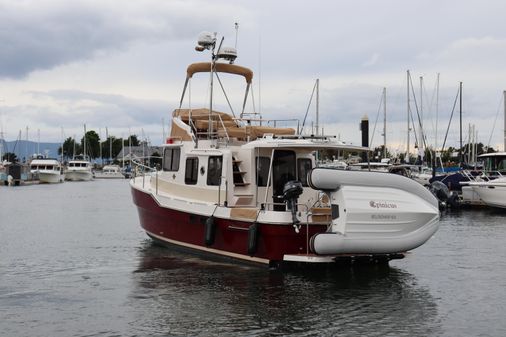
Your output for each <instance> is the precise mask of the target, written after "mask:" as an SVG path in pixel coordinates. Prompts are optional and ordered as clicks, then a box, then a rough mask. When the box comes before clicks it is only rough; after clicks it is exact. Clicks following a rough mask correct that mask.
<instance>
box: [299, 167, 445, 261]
mask: <svg viewBox="0 0 506 337" xmlns="http://www.w3.org/2000/svg"><path fill="white" fill-rule="evenodd" d="M308 182H309V185H310V186H311V187H312V188H313V189H316V190H321V191H323V192H325V193H327V194H328V196H329V200H330V203H331V209H332V223H331V225H330V226H329V228H328V230H327V232H325V233H318V234H315V235H314V236H313V237H312V238H311V243H310V246H311V250H312V251H313V252H314V253H316V254H318V255H329V254H389V253H402V252H406V251H408V250H412V249H414V248H416V247H418V246H420V245H422V244H423V243H424V242H426V241H427V240H428V239H429V238H430V237H431V236H432V235H433V234H434V233H435V232H436V230H437V229H438V227H439V224H438V222H439V208H438V200H437V199H436V198H435V197H434V196H433V195H432V193H430V191H428V190H427V189H426V188H425V187H423V186H422V185H420V184H419V183H417V182H416V181H413V180H411V179H409V178H406V177H404V176H400V175H396V174H390V173H381V172H364V171H361V172H357V171H343V170H333V169H325V168H315V169H313V170H312V171H311V172H310V173H309V175H308Z"/></svg>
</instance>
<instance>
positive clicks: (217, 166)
mask: <svg viewBox="0 0 506 337" xmlns="http://www.w3.org/2000/svg"><path fill="white" fill-rule="evenodd" d="M222 162H223V157H222V156H210V157H209V161H208V163H207V185H210V186H219V185H220V183H221V167H222Z"/></svg>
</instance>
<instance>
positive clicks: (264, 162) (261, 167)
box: [255, 157, 271, 187]
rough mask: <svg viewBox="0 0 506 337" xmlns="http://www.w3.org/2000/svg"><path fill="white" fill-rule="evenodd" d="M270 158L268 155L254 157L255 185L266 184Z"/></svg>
mask: <svg viewBox="0 0 506 337" xmlns="http://www.w3.org/2000/svg"><path fill="white" fill-rule="evenodd" d="M270 164H271V159H270V158H269V157H257V158H256V166H255V167H256V177H257V186H260V187H262V186H263V187H265V186H267V179H269V167H270Z"/></svg>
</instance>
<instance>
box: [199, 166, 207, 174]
mask: <svg viewBox="0 0 506 337" xmlns="http://www.w3.org/2000/svg"><path fill="white" fill-rule="evenodd" d="M204 173H206V169H205V168H204V166H201V167H200V175H204Z"/></svg>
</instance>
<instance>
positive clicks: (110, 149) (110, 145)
mask: <svg viewBox="0 0 506 337" xmlns="http://www.w3.org/2000/svg"><path fill="white" fill-rule="evenodd" d="M106 130H107V138H109V156H111V160H110V162H109V164H112V136H109V130H108V129H107V128H106Z"/></svg>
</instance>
